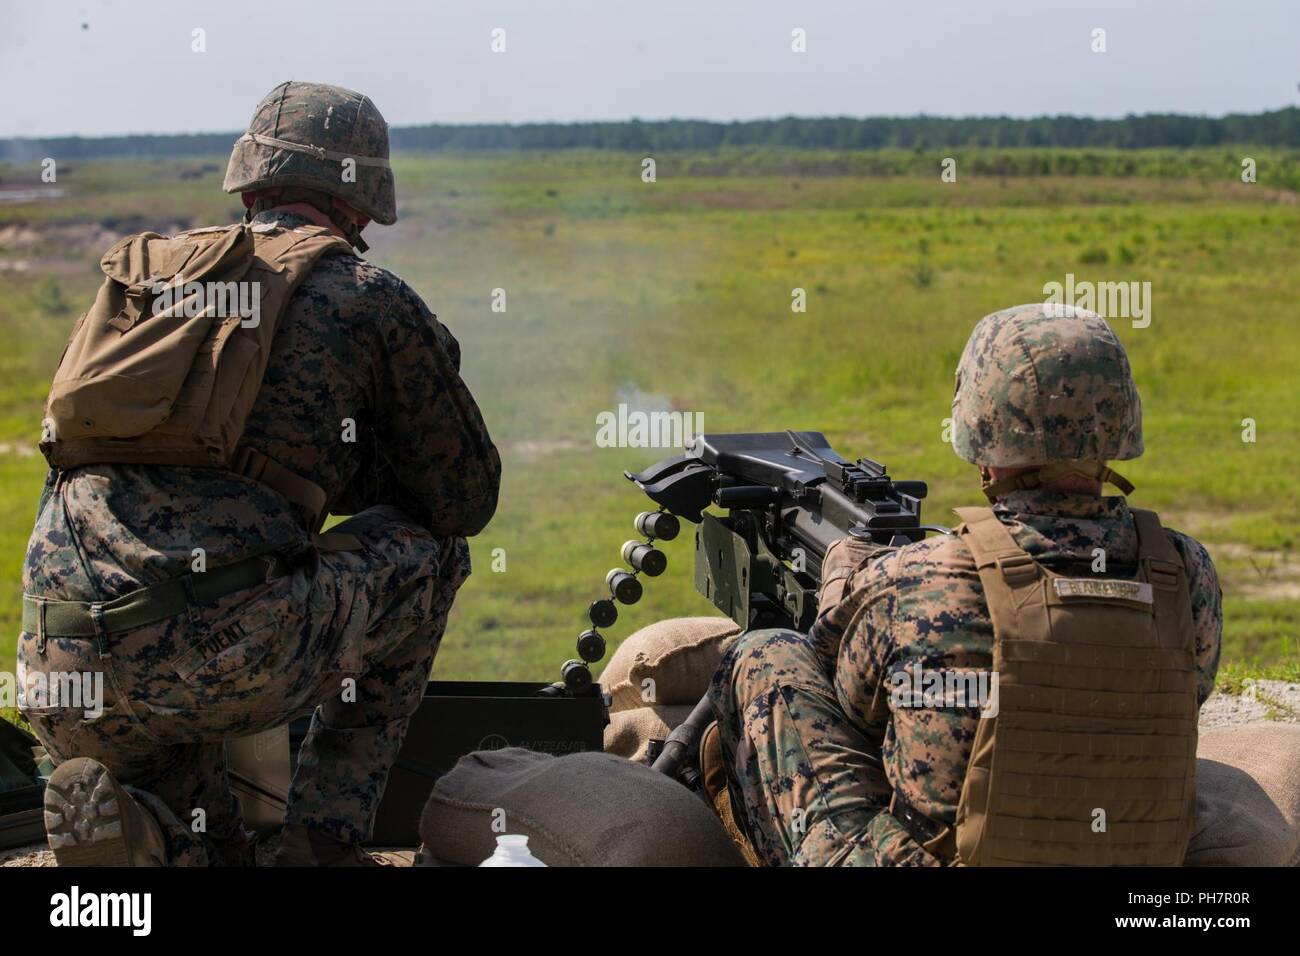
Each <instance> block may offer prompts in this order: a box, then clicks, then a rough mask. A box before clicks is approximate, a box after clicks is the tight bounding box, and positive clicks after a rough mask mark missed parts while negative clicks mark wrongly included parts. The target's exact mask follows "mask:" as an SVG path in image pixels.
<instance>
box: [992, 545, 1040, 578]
mask: <svg viewBox="0 0 1300 956" xmlns="http://www.w3.org/2000/svg"><path fill="white" fill-rule="evenodd" d="M993 563H994V564H996V565H997V568H998V571H1000V572H1001V573H1002V580H1004V581H1006V582H1007V584H1009V585H1011V586H1012V587H1019V586H1020V585H1022V584H1028V583H1029V582H1030V581H1035V580H1037V579H1038V565H1037V564H1036V563H1035V562H1034V559H1033V558H1031V557H1030V556H1029V555H1028V554H1026V553H1025V552H1024V551H1021V552H1020V553H1019V554H1007V555H1002V556H1000V557H998V558H997V559H995V560H994V562H993Z"/></svg>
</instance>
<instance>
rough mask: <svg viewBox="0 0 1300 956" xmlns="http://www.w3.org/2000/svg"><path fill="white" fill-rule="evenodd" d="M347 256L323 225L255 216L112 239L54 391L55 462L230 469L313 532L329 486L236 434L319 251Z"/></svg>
mask: <svg viewBox="0 0 1300 956" xmlns="http://www.w3.org/2000/svg"><path fill="white" fill-rule="evenodd" d="M351 251H352V250H351V247H350V246H349V245H348V244H347V243H346V242H344V241H343V240H342V239H339V238H337V237H335V236H332V235H330V234H329V232H328V231H327V230H326V229H324V228H322V227H319V226H300V227H297V228H293V229H285V228H282V227H279V226H274V225H271V224H265V225H263V224H258V225H249V224H247V223H241V224H239V225H234V226H218V227H213V228H210V229H196V230H193V231H191V232H187V233H181V234H180V235H178V236H161V235H158V234H157V233H152V232H146V233H142V234H141V235H136V236H128V237H127V238H125V239H123V240H122V241H120V242H118V243H117V244H116V245H114V246H113V247H112V248H111V249H109V250H108V252H106V253H105V254H104V258H103V259H102V260H101V262H100V267H101V269H102V270H103V272H104V276H105V278H104V283H103V285H102V286H101V287H100V290H99V294H98V296H97V297H96V299H95V304H94V305H93V306H92V307H91V309H90V311H89V312H87V313H86V314H85V315H83V316H82V317H81V319H80V320H79V321H78V322H77V325H76V327H75V328H74V329H73V330H72V335H71V337H70V338H69V339H68V345H67V348H66V349H65V350H64V353H63V358H62V359H61V360H60V362H59V369H58V371H57V372H56V373H55V376H54V384H53V385H52V386H51V388H50V396H49V400H48V401H47V402H46V406H45V422H44V427H43V436H42V438H43V440H42V441H41V446H40V447H41V451H42V452H43V453H44V455H45V457H46V459H47V460H48V461H49V463H50V465H52V466H53V467H55V468H59V469H67V468H75V467H77V466H79V465H89V464H96V463H101V462H102V463H123V464H155V465H189V466H196V467H207V468H224V469H227V470H230V471H234V472H237V473H239V474H241V475H244V476H246V477H249V478H253V479H255V480H258V481H261V482H263V483H265V484H267V485H269V486H270V487H272V488H274V489H275V490H276V491H278V492H279V493H280V494H281V495H283V496H284V497H285V498H287V499H288V500H289V501H291V502H292V503H293V504H295V505H298V506H299V507H301V508H302V509H303V512H304V514H305V516H306V519H307V523H308V530H309V531H312V532H314V531H316V530H317V528H318V526H319V523H320V521H321V520H322V519H323V518H324V512H325V505H326V501H325V492H324V490H323V489H321V487H320V486H319V485H317V484H315V483H314V482H312V481H309V480H307V479H306V478H303V477H302V476H300V475H296V474H294V473H293V472H291V471H290V470H289V469H287V468H285V467H283V466H282V465H280V464H279V463H278V462H275V461H273V460H272V459H270V458H268V457H267V456H266V455H263V454H261V453H260V452H258V451H256V450H254V449H252V448H249V447H248V446H244V445H240V444H239V440H240V438H241V437H242V435H243V433H244V425H245V423H246V422H247V420H248V416H249V413H250V412H251V411H252V408H253V403H254V401H255V400H256V398H257V393H258V390H259V389H260V388H261V385H262V378H263V376H264V375H265V374H266V366H267V363H268V361H269V360H270V357H271V343H272V340H273V339H274V338H275V333H276V329H277V327H278V326H279V322H280V318H281V316H282V315H283V314H284V311H285V308H286V307H287V305H288V302H289V298H290V297H291V296H292V295H293V293H294V290H296V289H297V288H298V285H299V284H300V283H301V282H302V281H303V279H305V278H306V277H307V275H308V273H310V271H311V269H312V267H313V266H314V265H315V264H316V262H317V260H319V259H320V257H321V256H323V255H327V254H334V253H342V252H351ZM253 283H256V285H253ZM254 301H256V308H255V309H254V308H253V307H252V306H253V303H254ZM241 303H242V304H243V306H245V308H241V307H240V306H241ZM241 312H245V313H247V314H240V313H241Z"/></svg>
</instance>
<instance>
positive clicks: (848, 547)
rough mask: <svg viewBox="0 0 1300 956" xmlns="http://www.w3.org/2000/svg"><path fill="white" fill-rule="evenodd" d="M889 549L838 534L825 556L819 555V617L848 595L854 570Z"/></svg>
mask: <svg viewBox="0 0 1300 956" xmlns="http://www.w3.org/2000/svg"><path fill="white" fill-rule="evenodd" d="M888 550H890V549H889V547H888V546H887V545H883V544H876V543H875V542H874V541H865V540H863V539H862V538H854V537H852V536H849V537H844V538H841V539H840V540H839V541H836V542H835V543H834V544H833V545H831V546H830V548H829V549H828V550H827V551H826V557H825V558H823V559H822V586H821V591H820V592H818V595H817V615H818V617H820V616H821V615H822V614H825V613H826V612H827V611H828V610H830V609H831V608H833V607H834V606H835V605H837V604H839V603H840V601H842V600H844V598H846V597H847V596H848V593H849V590H850V587H851V583H850V582H851V581H852V578H853V575H854V574H856V573H857V572H858V571H860V570H861V569H862V568H863V567H865V566H866V565H867V564H868V563H870V562H871V561H872V560H873V559H874V558H876V557H878V556H880V555H881V554H883V553H884V552H886V551H888Z"/></svg>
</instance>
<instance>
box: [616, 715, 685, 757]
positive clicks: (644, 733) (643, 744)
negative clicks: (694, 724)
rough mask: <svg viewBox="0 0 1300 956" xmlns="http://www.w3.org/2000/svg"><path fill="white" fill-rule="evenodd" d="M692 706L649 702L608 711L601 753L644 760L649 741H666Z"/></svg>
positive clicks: (647, 753)
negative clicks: (639, 705) (648, 703)
mask: <svg viewBox="0 0 1300 956" xmlns="http://www.w3.org/2000/svg"><path fill="white" fill-rule="evenodd" d="M693 709H694V707H693V705H691V704H653V705H646V706H645V707H630V708H628V709H627V710H620V711H617V712H615V713H612V714H610V715H609V725H608V726H607V727H606V728H605V753H607V754H615V755H617V756H619V757H625V758H627V759H628V760H635V761H636V762H637V763H648V760H647V759H646V758H647V757H648V756H649V749H650V741H652V740H667V739H668V735H669V734H670V733H672V732H673V729H674V728H675V727H677V725H678V724H680V723H682V722H683V721H685V720H686V718H687V717H689V716H690V715H691V711H692V710H693Z"/></svg>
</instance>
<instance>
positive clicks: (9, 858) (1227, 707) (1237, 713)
mask: <svg viewBox="0 0 1300 956" xmlns="http://www.w3.org/2000/svg"><path fill="white" fill-rule="evenodd" d="M1261 720H1279V721H1283V722H1286V723H1300V684H1289V683H1286V682H1285V681H1275V680H1264V681H1258V682H1257V683H1256V685H1255V689H1254V692H1253V693H1247V694H1243V695H1241V696H1239V697H1230V696H1228V695H1226V694H1215V695H1214V696H1213V697H1211V698H1210V699H1209V700H1208V701H1206V702H1205V706H1204V707H1202V708H1201V719H1200V727H1201V730H1219V729H1222V728H1224V727H1237V726H1241V725H1244V724H1252V723H1255V722H1256V721H1261ZM273 853H274V844H273V843H271V842H269V841H268V842H267V843H264V844H262V846H260V847H259V848H258V854H257V864H258V866H268V865H270V861H271V855H272V854H273ZM385 856H387V858H388V859H389V860H390V861H391V862H392V863H393V864H395V865H397V866H410V865H411V864H410V861H409V857H410V851H409V850H407V851H400V850H399V851H388V852H387V853H385ZM53 865H54V854H53V853H51V852H50V851H49V850H48V849H46V848H45V847H43V846H30V847H20V848H19V849H16V850H5V851H2V852H0V866H53Z"/></svg>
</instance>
